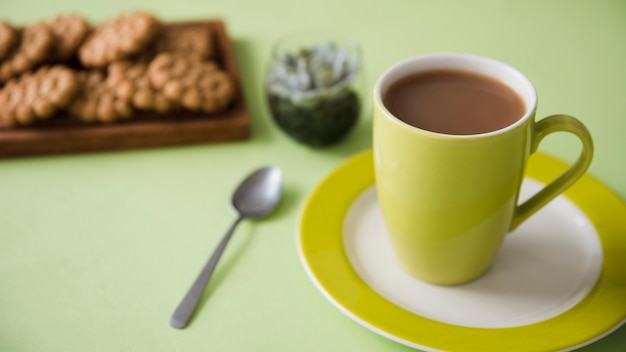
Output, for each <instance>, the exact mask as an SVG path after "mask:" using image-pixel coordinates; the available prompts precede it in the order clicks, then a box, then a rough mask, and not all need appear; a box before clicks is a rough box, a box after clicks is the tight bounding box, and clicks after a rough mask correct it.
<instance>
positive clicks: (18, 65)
mask: <svg viewBox="0 0 626 352" xmlns="http://www.w3.org/2000/svg"><path fill="white" fill-rule="evenodd" d="M53 43H54V37H53V34H52V29H51V28H50V27H49V26H48V25H47V24H45V23H38V24H34V25H31V26H27V27H24V29H22V30H21V33H20V39H19V44H18V45H17V47H16V48H15V49H14V50H13V51H12V52H11V54H10V55H9V56H8V57H7V58H6V59H5V60H4V61H2V63H0V82H3V81H7V80H9V79H10V78H11V77H14V76H17V75H19V74H21V73H24V72H26V71H29V70H31V69H33V68H34V67H35V66H37V65H39V64H40V63H42V62H44V61H45V60H46V59H47V58H48V56H49V53H50V48H51V47H52V45H53Z"/></svg>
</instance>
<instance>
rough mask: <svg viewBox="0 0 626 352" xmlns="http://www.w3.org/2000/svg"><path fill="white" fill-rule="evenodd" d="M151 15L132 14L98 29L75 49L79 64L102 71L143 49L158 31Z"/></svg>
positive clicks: (118, 18) (158, 24)
mask: <svg viewBox="0 0 626 352" xmlns="http://www.w3.org/2000/svg"><path fill="white" fill-rule="evenodd" d="M160 27H161V25H160V23H159V21H158V20H157V19H156V18H155V17H154V16H152V15H149V14H145V13H134V14H130V15H124V16H120V17H117V18H115V19H113V20H110V21H108V22H105V23H102V24H100V25H98V26H97V27H96V28H95V30H94V32H93V33H92V34H91V35H89V37H88V38H87V39H86V41H85V42H84V43H83V44H82V45H81V46H80V48H79V49H78V57H79V59H80V62H81V63H82V64H83V65H84V66H86V67H105V66H106V65H108V64H109V63H111V62H113V61H116V60H124V59H126V58H129V57H131V56H133V55H136V54H139V53H140V52H142V51H143V50H144V49H146V48H147V47H148V46H149V45H150V44H151V42H152V40H153V39H154V38H155V36H156V35H157V34H158V32H159V30H160Z"/></svg>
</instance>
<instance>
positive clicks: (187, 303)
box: [169, 216, 243, 329]
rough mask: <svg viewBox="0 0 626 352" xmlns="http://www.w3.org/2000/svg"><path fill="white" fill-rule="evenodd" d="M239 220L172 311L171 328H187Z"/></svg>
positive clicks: (240, 218)
mask: <svg viewBox="0 0 626 352" xmlns="http://www.w3.org/2000/svg"><path fill="white" fill-rule="evenodd" d="M241 220H243V217H242V216H239V217H238V218H237V220H235V222H234V223H233V224H232V225H231V226H230V229H228V232H226V235H224V237H223V238H222V240H221V241H220V244H219V245H218V246H217V248H215V251H214V252H213V254H212V255H211V258H209V261H208V262H207V263H206V264H205V265H204V268H202V271H201V272H200V275H198V278H196V281H195V282H194V283H193V285H192V286H191V288H190V289H189V291H188V292H187V294H186V295H185V298H183V300H182V301H181V302H180V304H179V305H178V308H176V310H175V311H174V314H172V316H171V317H170V322H169V323H170V326H171V327H173V328H177V329H182V328H184V327H185V326H187V323H188V322H189V318H191V315H192V314H193V312H194V311H195V310H196V306H197V304H198V301H199V300H200V297H201V296H202V293H203V292H204V289H205V288H206V285H207V283H208V282H209V280H210V279H211V276H212V275H213V271H214V270H215V267H216V266H217V262H218V261H219V260H220V257H221V256H222V253H223V252H224V249H225V248H226V245H227V244H228V241H229V240H230V238H231V237H232V235H233V233H234V232H235V228H236V227H237V225H238V224H239V222H240V221H241Z"/></svg>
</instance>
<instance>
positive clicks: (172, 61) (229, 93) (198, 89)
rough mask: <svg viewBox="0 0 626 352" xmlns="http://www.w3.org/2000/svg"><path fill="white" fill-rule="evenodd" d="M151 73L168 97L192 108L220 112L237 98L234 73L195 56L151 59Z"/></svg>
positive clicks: (186, 107) (153, 79) (154, 82)
mask: <svg viewBox="0 0 626 352" xmlns="http://www.w3.org/2000/svg"><path fill="white" fill-rule="evenodd" d="M148 76H149V78H150V83H151V85H152V87H154V88H155V89H158V90H159V91H160V92H162V93H163V95H164V96H165V98H167V99H168V100H169V101H172V102H174V103H177V104H180V105H181V106H182V107H183V108H184V109H186V110H190V111H196V112H203V113H208V114H212V113H217V112H220V111H223V110H224V109H225V108H227V107H228V105H229V104H230V103H231V102H232V101H233V99H234V97H235V86H234V83H233V81H232V79H231V78H230V76H229V75H228V74H227V73H226V72H224V71H222V70H220V69H219V68H218V67H217V65H216V64H215V63H213V62H210V61H202V60H201V59H200V58H199V57H197V56H193V55H186V56H182V55H173V54H169V53H162V54H159V55H158V56H157V57H156V58H155V59H154V60H152V61H151V62H150V65H149V66H148Z"/></svg>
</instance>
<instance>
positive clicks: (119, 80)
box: [106, 61, 178, 113]
mask: <svg viewBox="0 0 626 352" xmlns="http://www.w3.org/2000/svg"><path fill="white" fill-rule="evenodd" d="M147 70H148V64H147V63H146V62H141V61H139V62H135V61H133V62H130V61H116V62H114V63H112V64H111V65H109V67H108V77H107V79H106V85H107V87H108V88H109V89H110V90H112V91H113V92H114V94H115V96H116V97H118V98H120V99H124V100H126V101H128V102H130V104H131V105H132V106H133V107H134V108H135V109H137V110H140V111H156V112H158V113H167V112H171V111H174V110H177V107H178V104H175V103H174V102H171V101H169V100H167V99H166V98H165V97H164V96H163V94H162V93H161V92H159V91H158V90H155V89H154V88H152V85H150V80H149V79H148V75H147Z"/></svg>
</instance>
